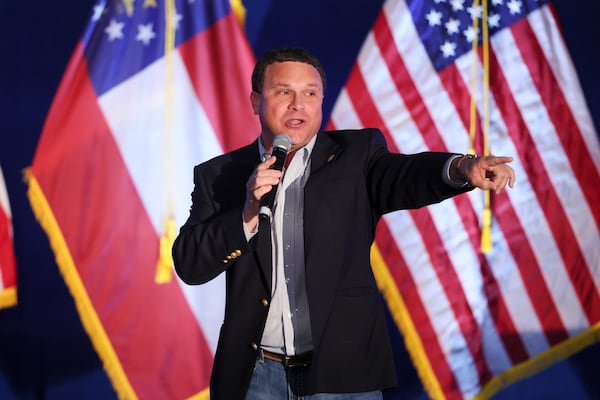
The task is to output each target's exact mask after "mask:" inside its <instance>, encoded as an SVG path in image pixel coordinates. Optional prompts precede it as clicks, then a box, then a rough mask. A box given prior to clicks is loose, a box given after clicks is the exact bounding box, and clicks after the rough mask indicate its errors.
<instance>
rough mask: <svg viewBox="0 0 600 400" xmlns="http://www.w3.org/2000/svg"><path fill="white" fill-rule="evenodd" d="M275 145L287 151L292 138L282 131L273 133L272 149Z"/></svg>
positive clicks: (290, 145)
mask: <svg viewBox="0 0 600 400" xmlns="http://www.w3.org/2000/svg"><path fill="white" fill-rule="evenodd" d="M277 147H279V148H281V149H284V150H285V151H286V152H287V151H288V150H289V149H290V148H291V147H292V139H290V137H289V136H288V135H286V134H283V133H280V134H279V135H275V138H273V149H275V148H277Z"/></svg>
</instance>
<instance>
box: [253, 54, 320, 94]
mask: <svg viewBox="0 0 600 400" xmlns="http://www.w3.org/2000/svg"><path fill="white" fill-rule="evenodd" d="M285 61H297V62H301V63H305V64H310V65H312V66H313V67H315V69H316V70H317V71H318V72H319V75H321V82H322V83H323V93H325V71H324V70H323V67H322V66H321V63H320V62H319V59H318V58H317V57H315V56H314V55H313V54H312V53H310V52H309V51H307V50H305V49H303V48H301V47H280V48H276V49H273V50H269V51H267V52H266V53H265V54H263V56H262V57H261V58H260V59H259V60H258V61H257V62H256V65H255V66H254V71H252V90H253V91H254V92H259V93H260V91H261V90H262V87H263V84H264V82H265V70H266V69H267V67H268V66H269V65H271V64H273V63H276V62H285Z"/></svg>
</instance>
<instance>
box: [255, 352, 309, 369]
mask: <svg viewBox="0 0 600 400" xmlns="http://www.w3.org/2000/svg"><path fill="white" fill-rule="evenodd" d="M262 353H263V357H264V358H267V359H269V360H273V361H279V362H280V363H282V364H283V365H284V366H286V367H306V366H309V365H310V363H311V361H312V351H308V352H306V353H302V354H296V355H293V356H287V355H285V354H277V353H271V352H270V351H267V350H262Z"/></svg>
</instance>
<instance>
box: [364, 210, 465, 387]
mask: <svg viewBox="0 0 600 400" xmlns="http://www.w3.org/2000/svg"><path fill="white" fill-rule="evenodd" d="M376 243H377V247H378V249H379V251H380V252H381V254H382V256H383V257H384V258H385V260H386V262H387V264H388V266H389V265H394V266H395V268H390V274H391V275H392V276H393V279H394V282H395V283H396V287H398V288H402V298H403V299H404V302H405V303H406V304H410V308H411V309H412V310H414V311H412V312H411V313H413V318H412V319H413V321H412V322H413V324H414V326H415V327H416V328H417V329H418V334H419V336H420V337H421V340H422V341H423V348H422V349H409V350H412V351H419V352H424V353H426V354H427V356H428V359H430V360H431V359H435V360H439V364H437V363H436V364H431V369H432V370H433V371H434V372H435V375H436V378H437V380H438V382H439V383H440V385H441V386H442V387H443V388H444V390H449V389H450V390H456V389H457V388H458V382H457V381H456V379H455V377H454V375H453V374H452V373H450V371H451V369H450V367H449V365H448V364H447V361H446V357H445V356H444V352H443V350H442V348H441V347H440V343H439V341H438V340H437V335H436V332H435V330H434V327H433V326H432V323H431V320H430V319H429V318H428V317H427V315H428V313H427V310H426V309H425V306H424V304H423V300H422V298H421V294H420V291H419V288H418V287H417V285H416V283H415V281H414V279H413V277H412V275H411V274H410V272H409V269H408V265H407V263H406V261H405V260H404V258H403V257H402V254H401V253H400V252H399V251H398V247H397V246H396V244H395V241H394V239H393V237H392V234H391V233H390V231H389V226H388V224H387V223H385V222H384V221H382V222H381V223H379V225H378V226H377V240H376Z"/></svg>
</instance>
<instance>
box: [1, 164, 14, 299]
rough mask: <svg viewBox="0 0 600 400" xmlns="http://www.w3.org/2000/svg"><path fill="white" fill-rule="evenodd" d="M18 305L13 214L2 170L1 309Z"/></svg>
mask: <svg viewBox="0 0 600 400" xmlns="http://www.w3.org/2000/svg"><path fill="white" fill-rule="evenodd" d="M15 304H17V265H16V262H15V250H14V244H13V227H12V213H11V210H10V201H9V199H8V191H7V190H6V183H5V182H4V174H3V173H2V168H0V309H2V308H6V307H10V306H14V305H15Z"/></svg>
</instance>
